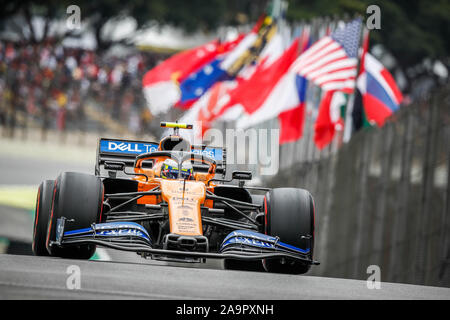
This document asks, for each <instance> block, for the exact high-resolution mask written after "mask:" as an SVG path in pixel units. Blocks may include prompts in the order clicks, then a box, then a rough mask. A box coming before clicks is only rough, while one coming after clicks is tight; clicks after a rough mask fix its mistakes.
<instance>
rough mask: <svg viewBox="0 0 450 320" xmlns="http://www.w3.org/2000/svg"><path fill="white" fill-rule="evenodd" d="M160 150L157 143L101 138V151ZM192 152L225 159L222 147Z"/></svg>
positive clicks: (143, 151) (141, 151)
mask: <svg viewBox="0 0 450 320" xmlns="http://www.w3.org/2000/svg"><path fill="white" fill-rule="evenodd" d="M157 150H158V144H156V143H144V142H132V141H120V140H100V152H110V153H126V154H136V155H138V154H141V153H149V152H154V151H157ZM192 153H195V154H199V155H206V156H208V157H210V158H213V159H214V160H218V161H222V160H223V150H222V149H221V148H211V147H206V148H204V149H203V150H202V149H192Z"/></svg>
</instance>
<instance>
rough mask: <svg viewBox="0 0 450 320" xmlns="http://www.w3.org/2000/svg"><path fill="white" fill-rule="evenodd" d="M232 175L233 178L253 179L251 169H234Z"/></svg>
mask: <svg viewBox="0 0 450 320" xmlns="http://www.w3.org/2000/svg"><path fill="white" fill-rule="evenodd" d="M231 177H232V179H233V180H252V173H251V172H250V171H233V173H232V174H231Z"/></svg>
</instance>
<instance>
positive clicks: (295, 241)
mask: <svg viewBox="0 0 450 320" xmlns="http://www.w3.org/2000/svg"><path fill="white" fill-rule="evenodd" d="M264 207H265V213H266V221H267V223H266V234H268V235H271V236H278V237H279V238H280V241H281V242H284V243H287V244H290V245H292V246H295V247H297V248H300V249H304V250H307V249H308V248H309V249H310V252H309V258H310V259H312V258H313V249H314V200H313V197H312V195H311V194H310V193H309V192H308V191H307V190H304V189H296V188H277V189H273V190H271V191H269V192H268V193H267V194H266V199H265V204H264ZM301 236H311V239H309V240H308V239H301ZM263 266H264V268H265V269H266V271H268V272H275V273H288V274H302V273H306V272H308V270H309V269H310V267H311V265H310V264H304V263H301V262H298V261H292V260H288V259H265V260H263Z"/></svg>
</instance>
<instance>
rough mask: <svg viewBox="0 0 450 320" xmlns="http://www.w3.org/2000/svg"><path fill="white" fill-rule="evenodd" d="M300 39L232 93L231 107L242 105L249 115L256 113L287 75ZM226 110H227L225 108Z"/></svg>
mask: <svg viewBox="0 0 450 320" xmlns="http://www.w3.org/2000/svg"><path fill="white" fill-rule="evenodd" d="M298 44H299V39H296V40H295V41H294V42H293V43H292V45H291V46H290V47H289V49H288V50H286V51H285V52H284V53H283V54H282V55H281V56H280V57H279V58H278V59H277V60H276V61H275V62H273V63H272V64H271V65H270V66H269V67H267V66H266V65H265V64H264V63H261V64H260V66H259V67H258V68H257V69H256V70H255V72H254V73H253V75H252V76H251V78H249V79H248V80H243V81H242V82H241V83H239V85H238V86H237V87H236V89H235V90H233V91H231V92H230V102H229V103H228V105H229V106H231V105H235V104H238V103H240V104H241V105H242V106H243V107H244V110H245V111H246V112H247V113H248V114H252V113H253V112H255V111H256V110H257V109H258V108H259V107H260V106H261V105H262V104H263V103H264V101H265V100H266V99H267V97H268V96H269V94H270V93H271V92H272V90H273V88H274V87H275V85H276V84H277V83H278V82H279V80H280V79H281V77H282V76H283V75H285V74H286V72H287V70H288V69H289V67H290V65H291V64H292V62H293V61H294V60H295V58H296V57H297V55H298ZM224 109H226V108H224Z"/></svg>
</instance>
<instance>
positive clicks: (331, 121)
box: [314, 90, 346, 149]
mask: <svg viewBox="0 0 450 320" xmlns="http://www.w3.org/2000/svg"><path fill="white" fill-rule="evenodd" d="M345 103H346V97H345V95H344V93H342V92H340V91H337V90H331V91H326V92H325V93H324V95H323V97H322V100H321V101H320V106H319V114H318V116H317V119H316V123H315V125H314V142H315V144H316V146H317V148H319V149H323V148H324V147H325V146H327V145H329V144H330V143H331V141H333V138H334V133H335V132H336V128H337V127H338V126H341V127H342V125H343V121H342V118H341V107H342V106H343V105H345Z"/></svg>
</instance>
